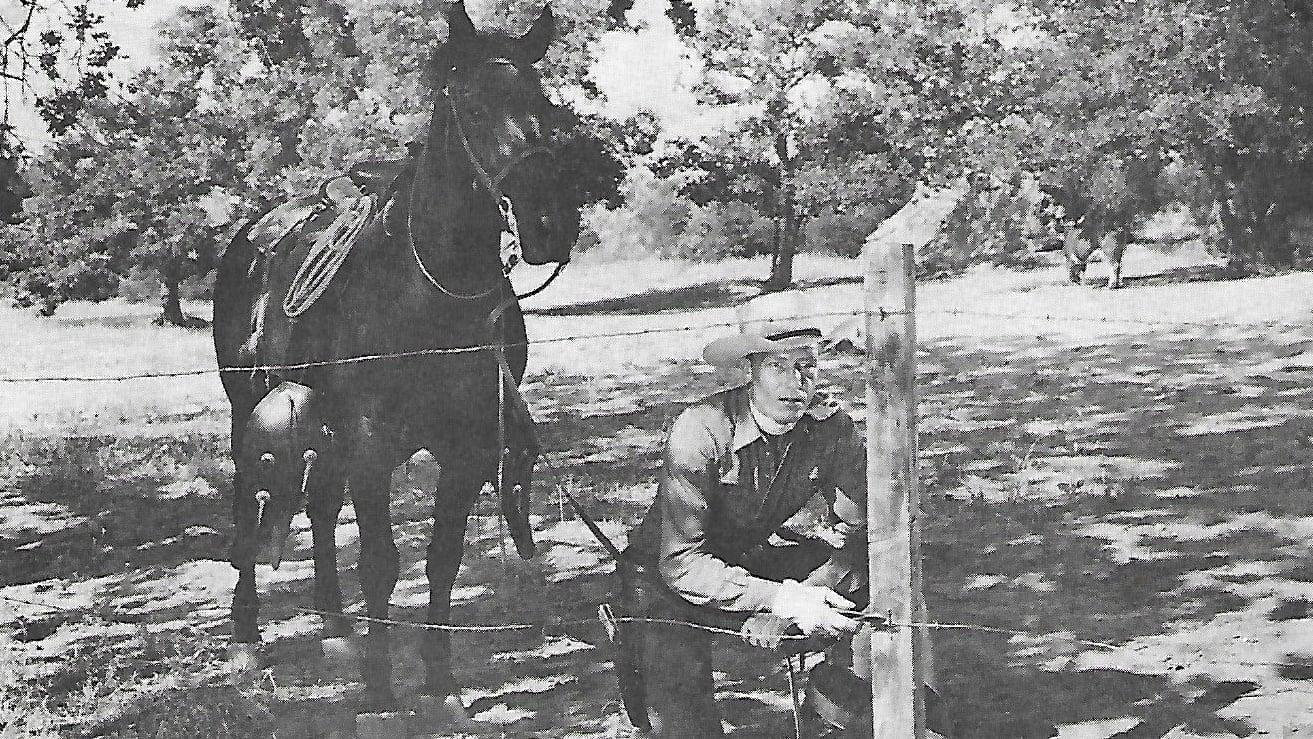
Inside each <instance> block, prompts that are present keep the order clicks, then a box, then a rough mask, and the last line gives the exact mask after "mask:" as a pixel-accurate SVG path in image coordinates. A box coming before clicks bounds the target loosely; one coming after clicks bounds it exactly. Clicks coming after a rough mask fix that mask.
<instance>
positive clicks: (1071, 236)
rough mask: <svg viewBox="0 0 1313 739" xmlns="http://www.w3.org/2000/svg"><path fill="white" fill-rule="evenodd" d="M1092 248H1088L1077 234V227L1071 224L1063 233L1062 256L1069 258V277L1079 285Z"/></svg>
mask: <svg viewBox="0 0 1313 739" xmlns="http://www.w3.org/2000/svg"><path fill="white" fill-rule="evenodd" d="M1091 252H1092V250H1090V249H1086V248H1085V245H1084V244H1082V243H1081V240H1080V236H1078V235H1077V234H1076V227H1075V226H1069V227H1068V228H1067V231H1066V232H1065V233H1064V234H1063V235H1062V256H1063V257H1065V258H1066V260H1067V277H1068V278H1069V279H1070V280H1071V281H1072V282H1074V283H1076V284H1077V285H1079V284H1080V280H1081V276H1082V275H1084V274H1085V262H1086V260H1088V259H1089V258H1090V253H1091Z"/></svg>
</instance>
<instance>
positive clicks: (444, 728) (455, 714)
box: [416, 695, 501, 734]
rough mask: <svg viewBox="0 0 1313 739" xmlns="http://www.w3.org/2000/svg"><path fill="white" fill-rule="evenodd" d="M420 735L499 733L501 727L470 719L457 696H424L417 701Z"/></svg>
mask: <svg viewBox="0 0 1313 739" xmlns="http://www.w3.org/2000/svg"><path fill="white" fill-rule="evenodd" d="M418 713H419V726H418V727H416V728H418V729H419V733H421V734H451V733H457V734H480V733H500V730H501V727H498V726H493V725H491V724H487V723H484V722H482V721H475V720H474V719H472V718H470V714H469V712H468V711H467V710H466V709H465V704H464V703H461V700H460V696H458V695H424V696H420V699H419V711H418Z"/></svg>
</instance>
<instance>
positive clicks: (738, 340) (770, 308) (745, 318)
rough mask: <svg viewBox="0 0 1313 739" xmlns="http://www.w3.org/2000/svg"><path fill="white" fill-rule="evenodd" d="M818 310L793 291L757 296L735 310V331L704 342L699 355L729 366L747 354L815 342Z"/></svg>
mask: <svg viewBox="0 0 1313 739" xmlns="http://www.w3.org/2000/svg"><path fill="white" fill-rule="evenodd" d="M818 312H819V310H818V308H817V306H816V305H815V304H814V303H813V301H811V300H809V299H808V298H807V296H805V295H803V294H802V293H801V292H798V291H796V290H785V291H782V292H776V293H767V294H765V295H759V296H757V297H755V298H752V299H751V300H748V301H747V302H745V303H744V304H743V305H741V306H739V307H738V309H737V310H736V311H735V317H736V318H737V320H738V324H739V332H738V333H737V334H731V335H729V336H722V337H720V338H718V339H716V340H715V341H712V342H711V343H710V344H707V346H706V348H704V349H703V350H702V358H703V359H705V360H706V361H707V363H708V364H713V365H715V366H717V367H732V366H734V365H735V364H737V363H738V362H739V361H740V360H742V359H743V358H744V357H746V356H748V355H749V354H757V353H759V352H781V351H788V350H789V349H795V348H797V347H800V346H808V345H812V344H815V343H816V342H818V341H820V339H821V337H822V336H823V335H824V332H823V331H822V330H821V327H820V324H819V322H818V315H817V313H818Z"/></svg>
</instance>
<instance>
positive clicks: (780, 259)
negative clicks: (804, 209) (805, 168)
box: [761, 133, 798, 292]
mask: <svg viewBox="0 0 1313 739" xmlns="http://www.w3.org/2000/svg"><path fill="white" fill-rule="evenodd" d="M775 156H776V158H777V159H778V160H779V162H780V165H779V166H780V170H779V176H780V184H779V187H778V189H777V190H776V192H777V196H776V207H775V250H774V251H773V252H772V254H771V259H770V277H769V278H767V279H766V282H765V283H764V284H762V286H761V290H762V292H777V291H780V290H784V289H786V288H787V287H788V286H789V285H791V284H793V255H794V254H795V253H797V251H798V242H797V238H796V236H797V232H796V230H795V228H794V222H795V221H796V220H797V218H798V215H797V212H796V211H797V206H796V204H795V203H794V201H793V160H792V159H791V158H790V157H789V139H788V136H787V135H785V134H784V133H780V134H777V135H776V136H775Z"/></svg>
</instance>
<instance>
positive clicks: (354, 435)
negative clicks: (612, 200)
mask: <svg viewBox="0 0 1313 739" xmlns="http://www.w3.org/2000/svg"><path fill="white" fill-rule="evenodd" d="M448 28H449V32H448V37H447V39H446V40H445V41H443V42H442V43H440V44H438V45H437V46H436V47H435V49H434V51H433V53H432V55H431V58H430V61H429V66H428V69H427V80H428V81H429V83H430V86H431V88H432V96H433V98H432V113H431V118H430V123H429V126H428V130H427V135H426V137H425V139H424V140H423V141H420V142H417V143H418V145H417V146H415V147H413V152H414V156H413V158H412V159H411V160H410V161H409V163H408V165H407V166H406V167H405V168H403V171H402V173H401V174H400V175H399V176H398V177H397V180H396V182H395V183H394V184H393V185H392V186H391V187H390V197H387V198H384V200H385V201H386V206H384V207H382V208H380V209H378V210H377V212H372V213H370V214H369V215H368V217H367V220H365V221H363V222H362V223H361V224H360V227H359V236H358V239H357V240H356V242H355V245H354V247H353V248H352V249H351V251H350V256H349V257H348V258H347V259H346V261H345V263H344V265H343V267H342V269H341V273H340V274H339V275H338V276H337V277H335V278H334V280H335V282H334V285H333V289H332V290H331V291H329V292H328V293H327V294H326V296H325V297H323V298H321V299H320V300H319V301H318V302H317V303H315V304H313V305H312V306H311V307H310V308H309V309H307V310H305V312H304V313H302V314H300V315H299V316H298V317H296V319H295V320H290V319H286V318H285V317H284V316H283V314H282V313H280V312H279V311H278V310H275V309H269V306H270V305H274V306H275V307H277V302H278V298H280V297H281V296H280V295H279V294H277V293H276V291H275V290H276V288H277V287H281V286H283V285H282V283H280V282H278V280H276V279H272V278H271V277H270V274H271V271H274V272H276V271H277V270H276V269H275V268H274V267H271V266H270V265H271V264H274V263H276V262H277V259H278V258H279V256H278V255H286V254H289V253H290V254H299V253H301V251H298V250H302V251H303V250H304V246H305V243H306V242H307V241H309V240H311V239H312V238H313V233H312V232H311V231H312V229H309V228H308V227H307V228H302V229H300V230H298V229H289V230H288V231H286V232H284V233H283V234H281V235H280V236H279V238H280V239H290V240H291V242H292V246H291V247H288V246H287V245H286V244H282V242H281V241H280V242H279V243H272V241H271V239H272V237H269V236H268V234H267V232H262V233H261V234H260V236H259V237H258V238H257V237H256V236H254V235H253V233H252V231H251V228H252V226H253V225H254V223H258V222H259V221H255V222H252V223H250V224H246V225H245V226H244V227H243V228H242V229H241V230H240V231H239V232H238V233H237V235H236V236H235V237H234V238H233V239H232V241H231V242H230V244H229V245H228V247H227V248H226V250H225V253H224V255H223V257H222V259H221V262H220V265H219V268H218V274H217V276H216V282H215V287H214V343H215V350H216V355H217V357H218V362H219V366H220V370H221V377H222V382H223V386H224V390H225V392H226V394H227V396H228V399H229V401H230V404H231V406H232V455H233V459H234V463H235V472H234V475H233V483H232V513H233V522H234V528H233V538H232V546H231V552H230V558H231V561H232V565H233V567H234V568H235V569H236V570H237V571H238V579H237V584H236V587H235V592H234V596H233V602H232V622H233V633H232V637H231V639H232V648H233V649H234V650H235V653H236V654H238V655H241V654H246V655H247V658H248V659H250V657H251V655H253V653H254V649H255V646H256V645H258V644H259V642H260V632H259V628H258V624H257V617H258V611H259V596H258V593H257V589H256V578H255V566H256V563H257V562H268V563H269V564H272V565H274V566H275V567H276V566H277V565H278V563H279V562H280V561H281V559H282V548H283V546H284V541H285V540H286V539H287V536H288V533H289V531H290V527H291V521H292V517H293V516H294V515H295V514H296V513H297V512H298V511H299V509H300V508H301V507H302V506H305V509H306V512H307V514H308V516H309V518H310V522H311V533H312V540H313V543H312V546H313V552H314V566H315V567H314V569H315V589H314V603H315V608H316V610H319V611H321V612H323V613H326V614H330V615H328V616H326V617H325V618H324V621H323V631H322V635H323V637H324V638H327V637H332V636H345V635H349V634H351V633H353V632H352V628H351V625H352V624H351V621H350V620H349V619H347V618H346V617H345V616H343V615H342V594H341V590H340V586H339V583H338V572H337V552H336V544H335V541H334V530H335V527H336V523H337V519H338V514H339V513H340V511H341V508H342V505H343V501H344V496H345V494H346V493H347V492H348V491H349V493H350V496H351V500H352V502H353V504H354V506H355V513H356V521H357V525H358V528H359V532H360V536H359V541H360V560H359V566H358V571H359V573H360V583H361V591H362V596H363V599H364V602H365V610H366V613H367V615H368V616H369V617H370V619H380V620H381V619H387V618H388V605H389V599H390V597H391V595H392V592H393V590H394V588H395V586H396V582H397V576H398V570H399V554H398V550H397V547H396V543H395V541H394V539H393V533H392V523H391V520H390V518H389V496H390V490H389V485H390V476H391V472H392V470H393V469H394V468H396V467H397V466H398V465H400V464H401V463H402V462H404V461H405V460H407V459H409V458H410V457H411V456H412V455H413V454H414V453H415V452H417V451H418V450H420V449H427V450H428V451H429V452H430V453H432V454H433V455H434V457H435V458H436V459H437V461H438V463H439V465H440V476H439V480H438V483H437V489H436V491H435V492H434V505H433V533H432V538H431V540H430V542H429V545H428V550H427V564H426V572H427V576H428V581H429V602H428V612H427V621H428V622H429V623H431V624H446V623H448V620H449V616H450V610H451V588H452V583H453V581H454V579H455V577H456V573H457V570H458V568H459V566H460V561H461V557H462V555H463V552H464V532H465V528H466V522H467V518H468V516H469V513H470V510H471V507H472V505H473V503H474V501H475V499H476V498H477V496H478V493H479V491H480V490H481V488H482V487H483V486H484V485H486V484H487V483H488V482H489V481H492V480H498V482H500V483H502V484H505V485H507V486H510V485H519V486H522V487H523V489H525V490H527V487H528V477H529V475H530V473H531V471H532V467H533V461H534V458H535V457H536V455H537V450H536V448H534V447H533V443H532V438H531V436H532V434H531V431H532V428H531V426H532V421H531V420H528V424H529V430H528V431H527V432H525V431H524V429H523V426H524V422H525V419H524V418H520V419H518V420H519V422H520V424H519V426H520V427H521V432H522V433H520V435H519V436H518V437H516V436H515V435H514V434H513V433H512V434H511V436H509V437H508V436H507V434H508V427H509V428H510V430H511V431H514V428H515V425H516V424H515V423H514V422H515V421H516V419H515V418H511V417H509V416H513V415H514V411H513V410H511V411H506V409H507V408H508V407H510V408H512V409H513V408H514V407H515V406H516V404H515V403H507V402H506V394H507V393H508V392H509V393H510V394H511V395H512V396H513V400H514V401H518V403H519V407H520V408H521V409H523V408H524V407H523V402H522V400H520V398H519V396H518V390H517V386H518V383H519V381H520V379H521V378H522V377H523V374H524V370H525V366H526V363H527V356H528V353H527V344H526V332H525V326H524V318H523V315H522V314H521V312H520V310H519V306H518V303H517V301H516V296H515V295H514V292H513V288H512V287H511V284H510V281H509V279H508V276H507V273H508V271H509V268H508V265H507V264H505V263H504V261H503V252H504V251H506V249H505V248H504V247H506V245H507V239H508V238H510V239H511V240H512V241H518V244H519V248H520V250H521V251H522V258H523V260H524V261H526V262H528V263H531V264H547V263H551V262H555V263H557V265H558V267H557V270H558V272H559V269H560V267H562V266H564V264H565V263H566V262H568V261H569V258H570V251H571V248H572V247H573V244H574V242H575V240H576V238H577V236H578V230H579V207H580V205H581V204H580V203H579V202H578V201H577V198H574V197H573V196H572V195H571V193H572V192H573V189H572V188H570V187H567V186H566V185H567V184H568V183H565V182H563V176H562V167H561V164H560V163H559V162H558V161H557V158H556V152H557V147H556V146H555V145H554V144H553V141H554V140H555V139H554V138H553V136H552V129H553V126H554V125H555V124H556V123H557V122H558V121H560V120H562V118H560V117H559V114H560V113H561V111H560V110H559V109H558V108H557V107H556V106H554V105H553V104H552V103H551V102H550V101H549V100H548V98H547V96H546V94H545V93H544V92H543V89H542V87H541V83H540V80H539V78H538V76H537V73H536V71H535V70H534V66H533V65H534V64H535V63H536V62H538V61H539V60H541V59H542V58H543V56H544V55H545V54H546V52H547V49H548V47H549V45H550V44H551V43H552V40H553V36H554V35H555V28H554V19H553V16H552V12H551V9H550V7H548V8H544V10H543V11H542V13H541V14H540V15H539V16H538V18H537V19H536V20H535V21H534V23H533V24H532V26H531V27H530V29H529V30H528V31H527V32H526V33H524V34H523V35H521V36H511V35H507V34H501V33H492V32H482V31H479V30H477V29H476V28H475V27H474V24H473V23H472V22H471V21H470V18H469V16H468V14H467V13H466V11H465V8H464V5H463V3H460V2H458V3H456V4H455V5H454V6H452V9H451V11H450V12H449V17H448ZM290 205H295V203H293V204H290ZM281 207H283V208H284V209H286V208H287V207H289V204H284V205H283V206H281ZM312 220H313V219H312ZM287 234H290V236H289V235H287ZM512 246H514V244H512ZM283 258H286V257H285V256H284V257H283ZM494 313H496V315H493V314H494ZM271 317H272V318H271ZM271 320H274V321H275V322H277V321H280V320H286V325H284V326H283V327H282V328H283V330H284V331H285V333H286V335H287V337H288V340H287V342H286V343H285V345H277V346H282V348H281V349H279V350H278V351H272V350H270V349H269V348H268V347H267V346H265V345H262V344H261V343H260V341H259V340H257V339H259V337H260V336H262V335H264V334H267V333H269V332H271V331H273V329H272V328H271V327H270V326H269V325H267V324H268V322H269V321H271ZM490 327H491V328H492V329H493V330H492V331H491V332H490ZM262 332H264V334H262ZM273 333H277V332H276V331H273ZM490 342H493V343H502V344H504V346H505V348H504V350H502V351H494V350H490V349H486V348H484V349H474V350H468V349H469V348H471V347H480V346H482V347H486V346H487V345H488V344H489V343H490ZM435 348H437V349H439V350H442V349H443V348H447V349H449V350H450V351H446V352H442V351H439V352H433V351H430V350H433V349H435ZM379 355H384V356H383V358H378V357H379ZM397 355H402V356H397ZM364 356H372V357H375V359H373V360H370V361H357V360H358V358H360V357H364ZM271 360H272V361H271ZM261 363H263V364H265V365H271V364H276V365H280V367H275V368H272V369H270V368H266V369H253V367H254V366H255V365H258V364H261ZM288 365H293V366H291V367H289V366H288ZM508 374H509V376H510V377H507V375H508ZM503 380H505V381H503ZM508 386H509V387H508ZM270 408H273V409H274V410H273V411H272V412H269V409H270ZM278 408H285V409H287V410H286V412H284V411H279V410H278ZM288 413H290V415H287V414H288ZM280 414H282V415H280ZM522 415H527V411H526V412H525V413H524V414H522ZM284 416H287V417H286V418H284ZM271 418H272V419H274V420H275V421H278V420H279V419H282V420H281V421H278V422H279V423H282V422H283V421H286V426H285V427H284V426H278V424H277V423H274V424H273V425H274V426H277V428H274V429H273V431H272V432H271V426H270V423H271V421H270V419H271ZM279 434H281V437H280V436H279ZM266 441H267V442H268V446H269V448H264V447H262V446H261V445H262V444H263V443H264V442H266ZM280 444H281V445H280ZM503 444H505V445H506V446H503ZM284 447H285V451H284ZM512 447H515V451H514V453H513V454H512V453H510V452H511V448H512ZM275 473H276V474H275ZM503 478H504V479H503ZM505 504H506V499H505V498H504V499H503V508H504V509H505V508H506V505H505ZM508 518H509V516H508ZM521 518H522V521H521V523H522V524H523V525H524V526H527V511H525V515H524V516H522V517H521ZM514 523H515V522H512V529H513V530H514V529H515V525H514ZM529 542H530V543H529V545H528V548H529V550H530V552H529V553H531V549H532V544H531V542H532V540H531V538H530V539H529ZM516 543H517V546H518V545H520V544H521V539H520V538H517V539H516ZM521 555H522V556H525V555H526V552H525V551H524V550H523V549H522V550H521ZM421 651H422V657H423V661H424V666H425V680H424V685H423V692H424V693H425V694H427V695H431V696H436V699H437V700H438V701H439V702H440V703H444V704H445V705H446V706H448V707H449V708H450V710H451V711H452V712H453V713H454V714H456V715H455V716H454V718H456V719H460V718H462V717H463V711H464V706H462V705H460V702H459V698H458V697H457V696H458V693H459V686H458V685H457V681H456V678H455V676H454V675H453V673H452V668H451V648H450V641H449V637H448V633H447V632H446V631H443V630H426V631H425V632H424V635H423V642H422V648H421ZM389 652H390V644H389V637H388V625H387V624H386V623H382V622H381V621H379V620H371V621H370V622H369V624H368V627H367V635H366V637H365V649H364V650H363V652H362V654H361V660H360V663H361V665H360V668H361V675H362V678H363V682H364V684H365V697H364V699H365V703H366V704H367V705H370V706H374V707H376V708H378V709H379V710H385V709H386V708H388V707H391V706H393V705H395V695H394V692H393V688H392V675H391V660H390V653H389Z"/></svg>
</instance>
